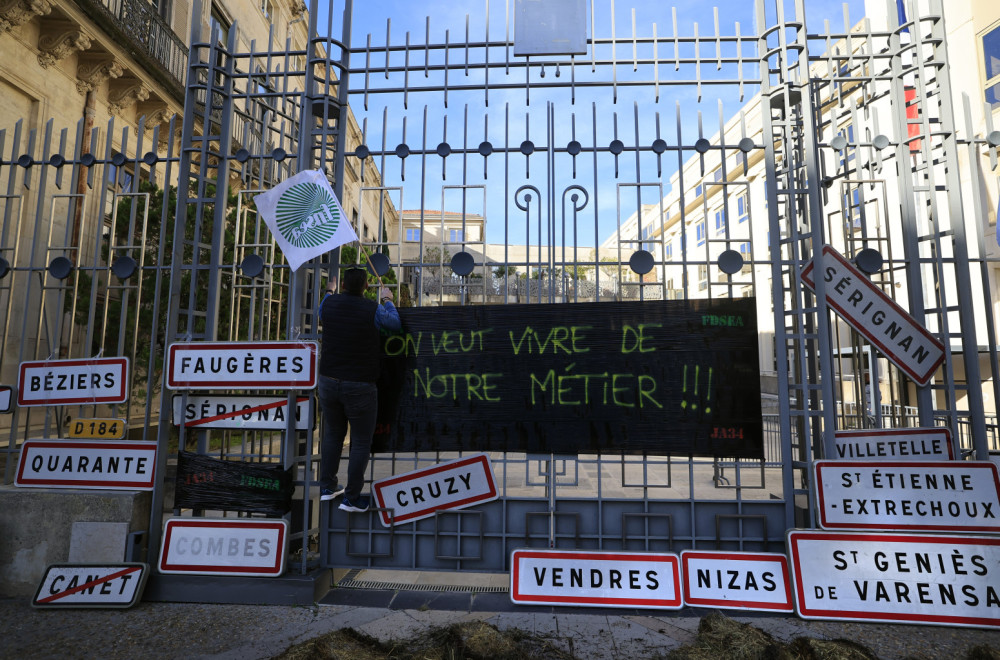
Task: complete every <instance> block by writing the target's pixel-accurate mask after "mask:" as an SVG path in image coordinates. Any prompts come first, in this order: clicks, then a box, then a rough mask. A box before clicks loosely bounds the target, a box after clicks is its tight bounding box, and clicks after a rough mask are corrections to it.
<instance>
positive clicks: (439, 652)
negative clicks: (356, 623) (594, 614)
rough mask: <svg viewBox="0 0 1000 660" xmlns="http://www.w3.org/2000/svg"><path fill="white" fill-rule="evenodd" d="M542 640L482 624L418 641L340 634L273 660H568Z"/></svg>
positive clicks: (440, 630)
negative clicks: (381, 639) (384, 639)
mask: <svg viewBox="0 0 1000 660" xmlns="http://www.w3.org/2000/svg"><path fill="white" fill-rule="evenodd" d="M572 657H573V656H571V655H569V654H568V653H566V652H564V651H562V650H560V649H558V648H556V647H555V646H553V645H552V644H550V643H549V642H548V641H546V640H545V639H543V638H540V637H535V636H532V635H529V634H527V633H525V632H523V631H520V630H516V629H512V630H505V631H500V630H497V628H496V627H495V626H492V625H490V624H488V623H482V622H470V623H461V624H455V625H451V626H448V627H446V628H435V629H432V630H429V631H428V632H426V633H423V634H422V635H420V636H418V637H414V638H412V639H407V640H398V641H394V642H391V643H386V642H380V641H378V640H377V639H373V638H371V637H368V636H367V635H364V634H362V633H359V632H355V631H354V630H350V629H348V628H344V629H341V630H337V631H334V632H332V633H328V634H326V635H323V636H322V637H317V638H316V639H312V640H310V641H308V642H305V643H303V644H298V645H296V646H293V647H291V648H289V649H288V650H287V651H285V652H284V653H282V654H281V655H279V656H276V657H275V659H274V660H547V659H550V658H551V659H553V660H560V659H565V660H572Z"/></svg>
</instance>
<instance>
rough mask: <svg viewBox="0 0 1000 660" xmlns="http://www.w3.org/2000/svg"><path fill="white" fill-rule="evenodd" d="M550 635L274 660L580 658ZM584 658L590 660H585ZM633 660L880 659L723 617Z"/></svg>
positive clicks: (442, 639) (342, 636)
mask: <svg viewBox="0 0 1000 660" xmlns="http://www.w3.org/2000/svg"><path fill="white" fill-rule="evenodd" d="M576 658H577V656H574V655H572V654H570V653H567V652H566V651H564V650H562V649H561V648H559V647H557V646H555V645H553V644H552V642H551V641H549V640H548V639H546V638H544V637H538V636H535V635H530V634H528V633H526V632H524V631H522V630H517V629H509V630H498V629H497V628H496V627H495V626H492V625H490V624H488V623H484V622H478V621H477V622H469V623H460V624H455V625H451V626H448V627H445V628H434V629H432V630H429V631H427V632H425V633H423V634H421V635H419V636H417V637H414V638H411V639H406V640H397V641H393V642H380V641H379V640H377V639H374V638H372V637H369V636H367V635H365V634H363V633H359V632H356V631H354V630H351V629H349V628H343V629H341V630H337V631H334V632H331V633H328V634H326V635H323V636H322V637H317V638H316V639H312V640H310V641H308V642H305V643H303V644H298V645H296V646H293V647H291V648H289V649H288V650H287V651H285V652H284V653H282V654H281V655H279V656H276V657H275V658H274V659H273V660H574V659H576ZM579 660H586V659H584V658H580V659H579ZM632 660H878V656H876V655H875V654H874V653H872V651H871V650H869V649H868V648H866V647H864V646H862V645H861V644H858V643H856V642H852V641H850V640H846V639H828V640H820V639H811V638H807V637H797V638H795V639H794V640H792V641H791V642H790V643H784V642H781V641H779V640H777V639H775V638H774V637H772V636H771V635H769V634H767V633H766V632H764V631H762V630H759V629H758V628H755V627H753V626H751V625H749V624H746V623H739V622H738V621H733V620H732V619H730V618H728V617H726V616H724V615H723V614H720V613H713V614H709V615H708V616H706V617H704V618H703V619H702V620H701V622H700V624H699V626H698V637H697V639H696V640H695V642H694V643H693V644H689V645H687V646H682V647H680V648H677V649H673V650H671V651H668V652H666V653H665V654H660V653H654V654H653V655H652V656H651V657H650V658H649V659H643V658H638V657H636V658H633V659H632ZM966 660H1000V652H998V651H997V650H995V649H992V648H990V647H988V646H977V647H974V648H972V649H970V650H969V652H968V655H967V656H966Z"/></svg>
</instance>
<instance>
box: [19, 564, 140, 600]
mask: <svg viewBox="0 0 1000 660" xmlns="http://www.w3.org/2000/svg"><path fill="white" fill-rule="evenodd" d="M148 576H149V565H148V564H139V563H126V564H51V565H50V566H49V567H48V568H46V569H45V574H44V575H43V576H42V581H41V583H40V584H39V585H38V591H37V592H35V598H34V599H33V600H32V601H31V605H32V607H37V608H61V607H62V608H68V607H103V608H121V609H124V608H128V607H132V606H133V605H135V604H136V603H138V602H139V600H140V599H141V598H142V590H143V588H144V587H145V586H146V579H147V577H148Z"/></svg>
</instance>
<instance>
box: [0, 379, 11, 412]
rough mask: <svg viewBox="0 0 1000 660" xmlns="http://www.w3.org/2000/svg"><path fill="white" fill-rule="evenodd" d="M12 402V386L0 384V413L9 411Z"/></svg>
mask: <svg viewBox="0 0 1000 660" xmlns="http://www.w3.org/2000/svg"><path fill="white" fill-rule="evenodd" d="M13 403H14V388H13V387H11V386H10V385H0V413H9V412H10V411H11V408H12V407H13Z"/></svg>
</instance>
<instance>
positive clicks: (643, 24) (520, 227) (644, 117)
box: [320, 0, 864, 246]
mask: <svg viewBox="0 0 1000 660" xmlns="http://www.w3.org/2000/svg"><path fill="white" fill-rule="evenodd" d="M755 4H756V3H755V2H752V1H749V2H748V1H747V0H738V1H727V2H723V3H719V4H718V5H717V8H716V6H715V5H713V4H711V3H706V2H696V1H684V0H682V1H680V2H676V3H673V6H676V24H677V32H678V34H679V35H680V36H682V37H685V36H692V35H694V34H695V32H696V31H697V34H698V35H699V36H701V37H705V36H709V35H714V34H715V21H716V16H718V23H719V33H720V34H721V35H723V36H726V35H734V34H736V30H737V26H736V24H737V22H738V23H739V33H740V34H741V35H743V36H747V35H751V34H754V33H755V31H756V28H755V20H754V16H753V7H754V6H755ZM766 4H767V5H768V6H769V7H771V8H773V7H774V6H775V2H774V0H767V2H766ZM785 4H786V5H787V6H788V7H789V11H792V9H791V8H792V7H794V3H793V2H791V1H790V0H789V1H787V2H786V3H785ZM805 5H806V20H807V29H808V31H809V33H819V32H824V31H825V28H826V22H827V21H829V27H830V29H831V30H832V31H833V32H834V33H838V32H841V33H842V32H843V31H844V25H845V22H844V11H845V3H842V2H832V1H827V0H824V1H818V0H806V3H805ZM342 6H343V5H342V3H340V2H337V3H335V4H334V11H335V18H334V21H335V23H339V21H340V20H341V19H340V12H341V10H342ZM487 6H488V7H489V37H490V41H491V42H496V41H502V40H503V39H504V37H505V33H506V29H507V26H506V22H507V18H506V13H507V11H508V8H509V11H510V12H511V13H513V11H514V2H513V0H511V1H510V3H509V5H508V3H507V1H506V0H490V1H489V2H487V0H476V1H467V0H427V1H425V2H421V3H415V2H412V0H409V1H405V2H404V1H403V0H370V1H369V2H355V3H354V20H353V30H352V41H353V46H354V47H355V48H358V47H363V46H364V45H365V44H366V43H367V41H368V39H369V35H371V37H370V38H371V44H372V45H373V47H376V48H377V47H379V46H383V45H384V44H385V43H386V28H387V23H386V21H387V19H390V18H391V35H390V37H389V39H390V44H391V45H393V46H402V45H404V44H405V43H406V42H407V32H409V43H410V45H411V50H410V53H409V59H408V64H409V66H410V67H414V66H417V67H421V66H423V64H424V63H425V62H427V63H428V64H430V65H431V66H433V65H435V64H439V65H440V64H443V62H444V51H443V50H437V51H431V52H430V53H429V54H426V53H425V51H424V50H422V49H421V48H419V46H420V45H421V44H423V43H424V41H425V38H426V34H427V31H428V22H427V18H426V17H427V16H430V23H429V34H430V42H431V43H432V44H442V43H444V41H445V39H446V32H447V40H448V42H449V43H450V44H456V43H463V42H464V41H465V39H466V31H467V30H468V35H469V40H470V41H472V42H483V41H485V40H486V29H487V21H486V14H487V11H486V8H487ZM588 6H589V3H588ZM671 6H672V5H671V3H665V2H659V1H648V0H642V1H638V2H631V3H630V2H620V1H617V0H616V2H614V12H612V2H611V0H594V11H593V25H595V26H596V29H594V31H593V34H594V35H595V36H596V37H597V38H598V39H605V38H609V37H610V36H611V35H612V28H613V29H614V34H615V36H616V37H617V38H618V39H622V38H626V39H627V38H630V37H631V36H632V34H633V7H634V24H635V34H636V35H637V36H639V37H649V36H652V34H653V29H654V28H653V24H654V23H655V24H656V35H657V37H659V38H661V39H662V38H664V37H669V36H672V35H673V34H674V26H673V23H674V14H673V12H672V10H671ZM846 6H847V11H848V12H849V16H850V23H851V24H854V23H856V22H857V21H858V20H860V19H861V17H862V15H863V10H864V3H863V1H862V0H851V2H848V3H846ZM769 11H771V9H769ZM323 18H324V17H322V16H321V17H320V25H321V27H320V31H321V32H323V31H325V23H324V22H323ZM788 20H791V19H790V17H789V19H788ZM587 23H588V26H590V25H591V17H590V16H588V17H587ZM511 38H513V34H512V35H511ZM811 47H812V46H811ZM682 48H684V47H683V46H682ZM687 48H688V49H687V50H682V51H681V52H680V56H681V57H682V58H684V57H693V56H694V55H695V53H694V47H693V46H688V47H687ZM726 48H728V47H726ZM726 48H724V49H723V56H724V57H725V56H730V55H732V54H734V53H735V51H734V50H731V49H730V50H726ZM732 48H734V47H732ZM482 52H483V51H482V49H479V50H478V51H477V50H476V49H471V51H470V54H469V60H470V62H473V63H475V62H482V61H483V59H482V58H483V55H482ZM597 53H598V58H600V57H610V54H611V51H610V47H607V46H605V47H604V50H600V49H599V50H598V51H597ZM715 54H716V50H715V46H714V45H713V44H712V43H711V42H708V43H705V44H703V45H702V47H701V49H700V55H701V57H704V58H713V57H715ZM614 55H615V57H616V58H617V59H618V60H619V62H620V63H621V62H622V61H624V62H625V64H624V65H621V64H620V65H619V66H618V67H617V71H616V73H615V75H616V76H617V80H618V81H620V82H622V83H625V82H627V81H628V80H631V79H641V80H652V79H653V77H654V76H653V69H652V68H651V67H645V68H644V67H642V66H639V67H638V71H635V72H633V66H632V64H631V60H632V57H633V49H632V47H631V46H630V45H628V44H626V45H625V46H619V47H618V48H616V49H615V52H614ZM636 55H637V57H638V58H639V59H640V60H641V59H642V58H643V57H647V58H651V56H652V51H651V48H650V47H648V46H647V47H646V48H645V50H644V49H643V46H642V45H640V46H639V47H638V50H637V51H636ZM658 55H659V57H661V58H662V57H664V53H663V51H662V46H661V50H660V51H659V52H658ZM744 55H747V53H746V52H744ZM405 57H406V54H404V53H403V52H402V51H399V52H396V53H394V54H393V55H392V56H391V58H390V66H403V64H404V58H405ZM448 57H449V63H450V64H452V65H454V64H455V63H456V61H457V62H461V61H463V58H464V57H465V50H464V49H463V48H460V47H452V48H451V49H450V50H449V51H448ZM489 57H490V61H491V63H496V62H498V61H499V62H502V61H503V60H504V58H508V57H509V58H510V60H511V61H518V62H523V61H524V60H523V58H515V57H513V56H512V55H510V54H508V53H505V52H503V51H496V50H493V49H491V52H490V55H489ZM590 57H591V55H590V54H588V55H586V56H578V59H577V61H578V62H579V61H581V60H582V61H584V62H588V61H589V60H590ZM380 58H381V59H380ZM425 58H426V59H425ZM359 59H360V58H359ZM559 59H560V58H554V59H550V63H551V61H555V60H559ZM566 59H567V58H565V57H563V58H561V60H562V61H564V62H565V61H566ZM535 61H537V60H535ZM362 62H363V60H361V61H358V60H355V62H354V63H353V66H355V67H357V66H359V65H360V64H362ZM384 63H385V58H384V56H382V55H374V56H373V59H372V66H373V67H378V66H379V65H380V64H382V65H384ZM576 72H577V73H576V75H577V82H578V83H582V82H586V81H587V80H588V76H589V77H590V78H589V80H592V81H596V80H607V77H608V76H609V75H610V74H609V71H608V70H605V71H603V72H602V71H601V70H600V67H598V72H597V73H591V68H590V67H589V66H588V67H579V66H578V67H577V69H576ZM698 73H699V74H700V76H701V78H702V79H703V80H705V81H710V80H711V79H712V78H713V76H716V77H718V78H720V79H725V80H734V79H736V78H737V76H736V70H735V68H734V67H730V68H728V69H726V68H723V70H721V71H718V70H717V67H716V66H714V65H704V64H703V65H702V66H701V67H700V69H699V70H698ZM528 75H529V76H530V81H531V82H532V84H539V85H541V84H544V83H552V82H555V81H556V80H559V81H561V82H563V83H565V82H566V79H567V78H568V77H569V75H568V71H567V69H566V67H565V66H564V67H562V68H560V69H559V70H558V71H556V70H554V67H553V66H547V67H540V66H536V67H531V68H530V69H529V74H528ZM558 75H561V76H562V77H561V78H558V79H557V78H556V76H558ZM754 76H756V71H751V70H744V77H745V78H748V79H750V78H753V77H754ZM655 77H656V78H658V79H660V80H661V81H663V82H662V83H661V85H660V89H659V90H658V92H659V93H658V95H656V93H655V92H654V90H653V87H652V86H651V85H646V86H643V87H632V88H628V87H626V86H624V85H620V86H619V87H618V92H617V95H618V96H617V98H613V95H612V93H611V91H610V90H609V88H608V87H607V86H604V87H594V88H589V89H588V88H579V89H578V90H577V92H576V94H575V97H571V96H570V91H569V90H568V89H566V88H565V87H563V88H561V89H552V90H542V89H536V90H534V91H532V92H531V93H528V92H526V91H525V90H524V89H523V82H524V80H525V73H524V69H517V70H516V71H515V70H514V69H513V68H512V69H511V72H509V73H508V72H505V71H504V70H503V69H502V68H501V69H500V70H497V69H492V70H491V72H490V79H489V82H490V84H491V85H496V84H498V83H500V84H501V85H504V84H505V85H508V88H505V89H503V88H502V89H495V88H491V89H490V91H489V94H488V95H487V94H486V93H485V91H484V90H483V89H482V87H483V83H484V78H483V74H482V71H481V70H478V71H477V70H475V69H472V70H471V71H470V73H468V74H466V75H462V72H452V73H451V74H450V76H449V80H448V85H449V86H450V87H456V86H462V85H465V86H468V87H471V88H473V89H470V90H466V91H463V90H461V89H452V90H450V91H449V94H448V107H447V108H445V107H444V95H443V94H442V93H441V92H440V91H434V92H427V93H417V92H413V93H411V94H409V95H408V97H407V98H406V99H405V107H404V99H403V96H402V94H399V93H384V94H375V93H372V94H369V95H368V99H367V100H368V107H367V109H366V108H365V107H364V101H365V98H364V95H362V94H355V95H354V96H352V99H351V105H352V109H353V111H354V113H355V116H356V117H357V119H358V120H359V123H361V125H362V128H363V130H364V131H365V133H366V143H367V145H368V146H369V148H370V149H371V150H372V151H373V152H379V151H384V152H390V153H387V154H385V155H384V156H383V155H381V154H377V155H376V162H377V163H378V164H379V167H380V169H381V170H382V171H383V172H384V174H385V180H386V185H388V186H394V187H395V186H399V187H401V188H402V192H396V191H392V192H391V193H390V194H391V195H392V196H393V199H394V202H395V203H396V204H397V206H398V207H402V208H405V209H416V208H420V207H421V206H422V207H423V208H425V209H438V208H440V207H442V206H443V207H444V208H445V209H446V210H448V211H461V210H462V207H463V205H464V207H465V210H466V212H469V213H477V214H483V215H485V216H486V217H487V239H488V241H489V242H503V241H505V240H506V241H511V242H515V243H528V244H536V243H537V242H538V241H539V240H541V241H542V242H543V243H553V244H555V245H558V244H561V243H566V244H570V245H572V244H573V243H576V244H578V245H581V246H594V245H597V244H599V243H600V242H601V241H603V240H604V239H605V238H607V237H608V236H609V235H610V234H612V233H614V231H615V230H616V227H617V226H618V224H620V223H623V222H624V221H625V220H627V218H628V217H629V216H630V215H631V214H632V213H633V212H634V211H635V210H636V209H637V207H638V206H639V205H640V204H649V203H653V202H655V201H656V200H657V199H658V198H659V197H660V196H661V195H662V194H666V192H667V191H668V187H667V183H668V181H669V176H670V174H671V173H672V172H674V171H676V170H677V167H678V165H679V164H680V163H681V162H683V161H686V160H687V159H688V158H690V157H691V156H692V155H693V153H694V152H693V151H690V150H685V151H684V152H678V151H667V152H666V153H664V154H663V155H662V157H659V158H658V157H657V156H656V155H655V154H653V153H651V152H650V151H649V149H648V146H649V145H650V144H652V142H653V140H654V139H656V138H658V137H662V138H663V139H665V140H666V142H667V144H668V145H671V144H672V145H677V144H681V145H684V146H686V147H690V146H691V145H693V144H694V142H695V141H696V140H697V139H698V138H699V137H700V136H704V137H708V138H711V137H712V136H713V135H714V134H716V133H717V132H718V130H719V125H720V120H728V119H729V118H730V117H732V116H735V115H736V114H738V113H739V110H740V108H741V107H742V105H743V104H744V103H745V101H746V100H747V99H749V98H750V97H751V96H752V95H753V93H754V92H755V91H756V89H757V88H756V87H754V86H744V88H743V89H742V90H740V89H739V87H738V86H736V85H729V84H727V85H722V84H711V83H707V84H703V85H702V87H701V89H700V90H699V89H698V88H697V86H696V85H694V84H683V85H676V84H675V85H670V84H669V83H670V81H671V80H673V79H677V80H693V79H694V77H695V67H694V65H690V66H684V65H682V66H681V68H680V70H679V71H675V70H674V67H673V66H660V67H659V68H658V69H657V70H656V76H655ZM405 82H406V84H407V85H408V86H409V87H410V88H411V89H412V88H413V87H416V86H419V85H421V84H428V83H430V84H438V85H440V84H441V83H443V77H441V76H440V75H438V74H435V73H434V72H433V71H431V72H429V73H428V74H426V75H425V74H424V73H423V72H422V71H420V70H417V71H414V72H412V73H411V74H410V77H409V79H408V80H407V81H405ZM368 84H369V86H370V88H371V89H376V88H378V87H379V86H383V87H386V86H396V87H400V86H402V85H403V84H404V80H403V77H402V76H401V75H399V76H395V75H394V76H392V77H391V79H390V80H388V81H387V80H386V79H385V77H384V75H378V74H375V75H373V76H371V77H370V78H369V80H368ZM364 85H365V80H364V79H363V76H355V77H354V78H352V80H351V89H352V90H360V89H363V88H364ZM477 86H478V87H479V89H476V88H477ZM741 93H742V98H741ZM549 108H551V119H550V110H549ZM425 125H426V130H425V129H424V126H425ZM404 131H405V137H404ZM572 140H577V141H579V142H580V143H582V145H583V147H584V153H583V154H582V155H581V156H580V157H578V158H575V159H574V158H571V157H569V156H568V155H567V154H566V153H565V152H563V153H561V154H559V155H557V156H556V158H555V160H554V163H550V162H549V160H548V159H547V158H546V154H545V153H544V148H545V145H547V144H548V143H550V142H551V144H553V145H555V146H556V147H557V148H559V149H564V148H565V147H566V145H568V144H569V143H570V142H571V141H572ZM613 140H620V141H621V142H622V143H623V144H624V145H625V148H626V151H625V152H624V153H622V154H621V155H620V157H618V158H615V157H613V156H611V155H610V154H609V153H607V147H608V146H609V144H611V143H612V141H613ZM484 141H485V142H489V143H490V144H492V145H493V146H494V147H495V148H496V149H498V150H499V149H502V148H503V146H504V145H506V146H507V147H508V149H511V150H512V153H513V155H511V156H509V157H508V158H507V159H504V158H503V157H498V156H497V154H494V155H492V156H491V157H490V158H488V159H484V158H482V157H481V156H479V155H478V153H476V150H477V147H478V146H479V144H480V143H481V142H484ZM525 141H528V142H532V143H534V144H536V145H537V147H538V151H536V152H535V153H534V154H533V155H531V156H530V157H524V156H522V155H521V154H520V153H519V152H518V147H519V145H521V143H522V142H525ZM402 143H405V144H406V145H407V147H408V148H409V149H410V151H411V152H417V151H426V152H430V153H427V154H426V155H416V154H411V155H410V156H409V157H408V158H406V159H405V161H404V160H401V159H399V158H398V157H396V156H395V153H394V151H395V149H396V147H397V145H399V144H402ZM442 143H445V144H447V145H449V146H450V148H451V149H452V150H453V152H454V153H452V154H450V155H448V156H447V157H445V158H441V157H440V156H439V155H438V154H437V153H436V149H437V147H438V145H439V144H442ZM383 144H384V149H383ZM633 145H639V146H642V147H645V150H640V151H639V152H636V151H635V150H634V149H630V147H631V146H633ZM591 146H596V147H599V148H600V149H602V150H603V153H601V154H600V155H599V156H594V155H593V152H589V155H588V152H587V148H588V147H591ZM462 151H471V152H472V153H470V154H465V155H460V154H461V152H462ZM553 165H554V166H553ZM574 165H576V166H577V169H576V171H573V167H574ZM550 169H551V170H553V171H552V172H551V176H549V175H550V171H549V170H550ZM421 183H422V184H423V185H421ZM638 184H642V185H638ZM522 186H534V187H535V188H537V189H538V190H539V192H540V195H535V196H534V197H535V203H536V204H537V200H538V197H541V198H542V199H543V200H544V201H546V202H548V200H550V199H551V200H554V201H553V203H552V205H551V206H548V204H546V205H545V206H543V208H541V209H538V208H534V209H533V210H531V211H530V213H531V215H529V216H528V217H525V212H524V211H523V210H521V209H519V208H518V206H517V200H516V199H515V198H514V197H515V196H514V191H515V190H517V189H518V188H521V187H522ZM572 186H579V187H580V188H582V189H583V190H585V191H586V192H587V204H586V206H585V208H584V209H582V211H581V212H580V213H579V214H577V215H576V216H575V218H574V216H573V214H572V213H570V212H569V211H567V210H564V209H566V208H567V207H566V205H567V204H571V203H570V202H569V201H568V195H569V193H567V191H568V190H569V189H570V188H571V187H572ZM550 190H551V193H550V192H549V191H550ZM574 190H575V189H574ZM484 191H485V192H484ZM484 199H485V201H484ZM521 202H522V203H523V202H524V200H523V198H522V199H521ZM539 212H541V218H542V222H539V221H538V217H539V216H538V214H539ZM550 215H551V216H553V218H552V219H553V221H554V222H553V223H552V227H554V229H552V230H550V229H548V226H549V225H548V223H546V222H544V220H545V219H548V217H549V216H550ZM574 220H575V224H574ZM564 226H565V227H566V229H565V230H563V227H564ZM550 232H552V233H551V235H550Z"/></svg>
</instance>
